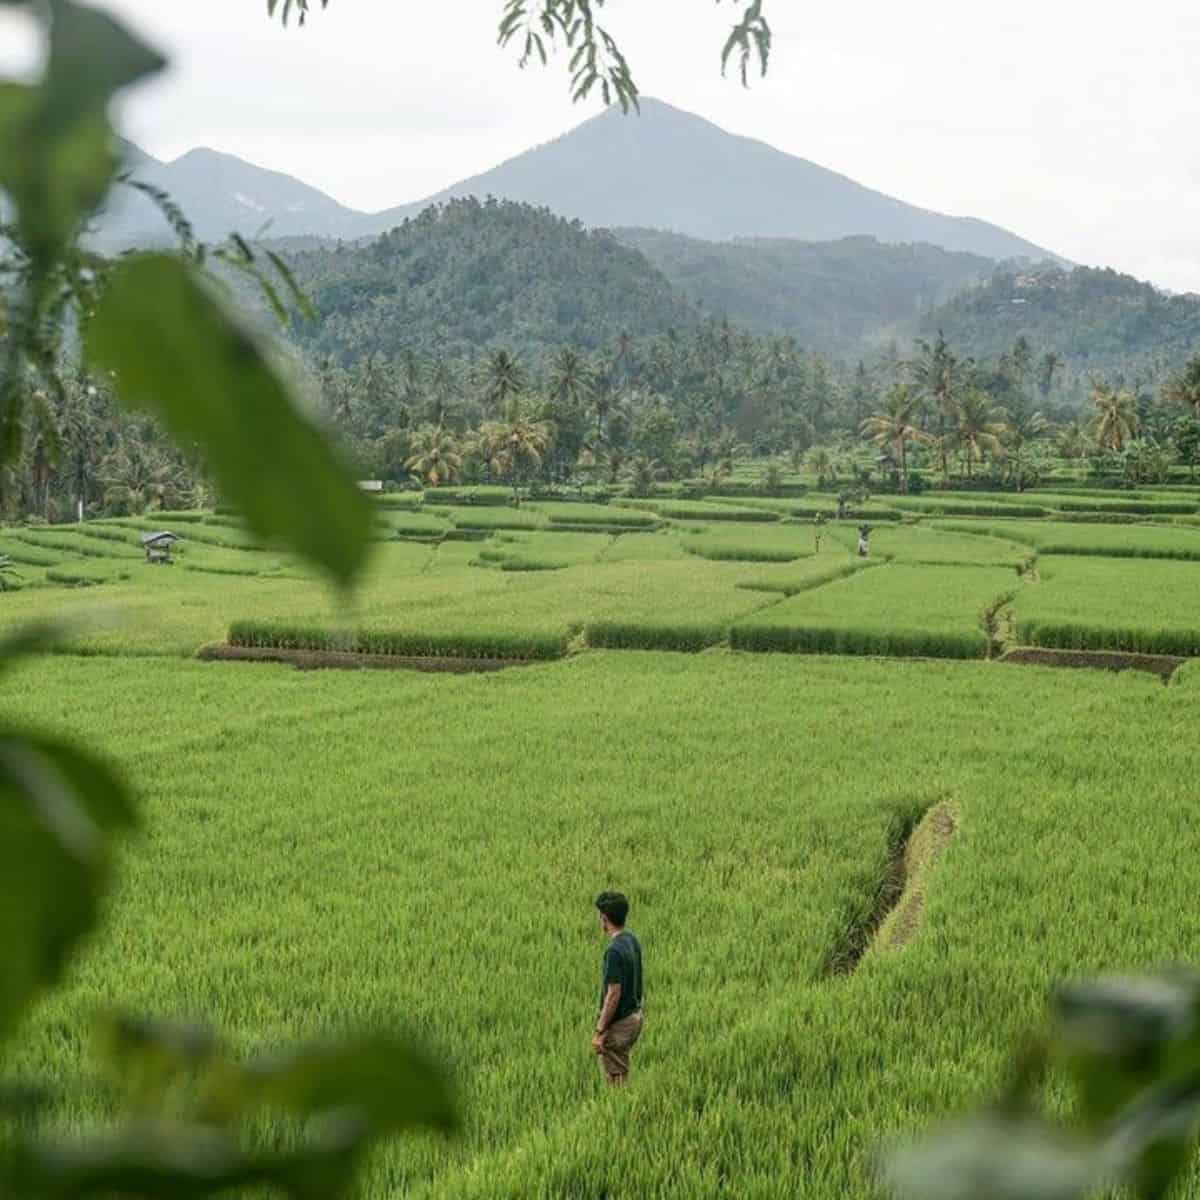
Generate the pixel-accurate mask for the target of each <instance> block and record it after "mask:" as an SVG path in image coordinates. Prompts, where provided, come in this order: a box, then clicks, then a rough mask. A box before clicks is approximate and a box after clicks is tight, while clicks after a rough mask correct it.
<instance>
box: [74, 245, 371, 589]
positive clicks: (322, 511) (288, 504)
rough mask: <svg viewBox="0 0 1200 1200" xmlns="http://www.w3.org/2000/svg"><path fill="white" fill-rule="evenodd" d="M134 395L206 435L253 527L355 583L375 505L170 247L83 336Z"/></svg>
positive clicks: (121, 274) (124, 269) (183, 435)
mask: <svg viewBox="0 0 1200 1200" xmlns="http://www.w3.org/2000/svg"><path fill="white" fill-rule="evenodd" d="M86 346H87V352H88V356H89V357H90V359H91V360H92V362H93V363H94V364H95V365H96V366H97V367H100V368H103V369H105V370H110V371H112V372H114V373H115V375H116V382H117V389H118V392H119V394H120V396H121V397H122V399H123V400H124V402H125V403H126V404H129V405H131V406H133V407H136V408H142V409H145V410H147V411H149V412H152V413H154V414H155V415H157V416H159V417H161V418H162V420H163V421H164V423H165V424H166V425H167V427H168V429H170V431H171V433H172V434H173V435H174V436H175V437H176V438H177V439H178V440H179V441H181V442H183V443H184V444H187V443H189V442H196V443H199V445H200V447H201V449H202V450H203V452H204V455H205V457H206V459H207V462H208V464H209V466H210V468H211V470H212V473H213V475H214V476H215V478H216V482H217V484H218V485H219V487H220V489H221V492H222V494H223V495H224V497H225V499H226V500H227V501H228V502H229V503H231V504H233V505H235V506H236V507H237V508H238V509H239V511H240V512H241V513H242V515H243V517H244V518H245V521H246V524H247V525H248V526H249V527H250V529H251V530H252V531H253V532H254V533H256V534H258V535H259V536H260V537H263V538H275V539H279V540H281V541H283V542H285V543H286V544H287V545H288V546H290V547H291V548H292V549H293V550H295V551H296V552H297V553H298V554H301V555H303V556H304V557H305V558H307V559H309V560H310V561H311V562H313V563H315V564H316V565H317V566H319V567H321V568H323V569H324V570H325V571H327V572H328V573H329V574H330V575H331V576H332V577H333V578H334V579H335V580H337V582H339V583H340V584H343V585H347V584H349V583H350V582H351V581H352V580H353V578H354V576H355V574H356V572H357V571H358V570H359V568H360V567H361V566H362V565H363V562H364V560H365V559H366V556H367V552H368V549H369V543H368V537H369V534H370V532H371V523H372V513H371V507H370V503H369V501H368V499H367V497H366V496H364V495H363V494H362V493H361V492H360V491H359V489H358V488H357V487H355V485H354V483H353V481H352V480H351V479H350V478H349V476H348V475H347V474H346V473H345V472H344V471H343V470H342V468H341V467H340V465H339V464H338V462H337V459H336V458H335V456H334V454H333V451H332V450H331V449H330V448H329V446H328V445H327V443H326V442H325V440H324V439H323V437H322V436H321V434H320V432H319V431H318V430H317V429H316V428H315V427H314V426H313V425H312V424H311V423H310V422H309V421H308V420H307V419H305V418H304V417H303V416H301V414H300V413H299V412H298V411H297V410H296V408H295V407H294V406H293V404H292V402H291V399H290V397H289V396H288V392H287V389H286V388H285V387H284V384H283V383H282V381H281V380H280V379H279V377H278V376H277V375H276V373H275V372H274V371H273V370H272V369H271V367H270V365H269V364H268V363H267V361H266V359H265V358H264V356H263V354H262V352H261V350H260V349H259V347H258V346H257V344H256V343H255V342H254V340H253V339H252V338H251V337H250V335H249V334H248V333H246V332H245V331H244V330H243V329H241V328H240V327H239V326H238V325H237V324H236V323H234V322H233V321H232V320H231V319H230V318H229V316H227V315H226V313H225V311H224V309H223V308H222V307H221V306H220V305H219V304H218V302H217V301H216V300H215V299H214V298H213V297H212V296H211V295H210V294H209V293H208V291H206V290H205V288H204V287H203V286H202V284H201V283H200V282H199V281H198V280H197V279H196V277H195V276H194V275H193V274H192V272H191V271H190V270H189V268H188V267H187V266H186V265H185V264H184V263H182V262H180V261H179V260H177V259H173V258H170V257H168V256H166V255H144V256H139V257H137V258H133V259H130V260H129V261H128V262H126V263H125V264H124V265H122V266H121V267H120V268H119V269H118V270H117V272H116V273H115V275H114V277H113V279H112V281H111V283H110V285H109V287H108V290H107V291H106V292H105V295H104V297H103V299H102V300H101V302H100V304H99V306H98V307H97V311H96V313H95V315H94V317H93V318H92V320H91V322H90V323H89V326H88V329H87V334H86Z"/></svg>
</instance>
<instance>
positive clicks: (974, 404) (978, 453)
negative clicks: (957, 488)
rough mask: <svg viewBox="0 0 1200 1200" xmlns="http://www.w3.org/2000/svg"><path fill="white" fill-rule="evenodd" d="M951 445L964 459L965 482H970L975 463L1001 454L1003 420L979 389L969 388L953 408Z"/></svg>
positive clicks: (1003, 429)
mask: <svg viewBox="0 0 1200 1200" xmlns="http://www.w3.org/2000/svg"><path fill="white" fill-rule="evenodd" d="M954 416H955V428H954V432H953V438H954V444H955V445H956V446H958V447H960V448H961V449H962V450H963V452H964V453H965V455H966V459H967V478H968V479H970V478H971V476H972V474H973V471H972V466H973V464H974V462H975V459H976V458H978V459H979V460H980V461H981V462H982V461H983V457H984V455H985V454H999V453H1000V452H1001V451H1002V450H1003V448H1004V447H1003V445H1002V443H1001V441H1000V437H1001V435H1002V434H1003V433H1004V431H1005V425H1004V422H1003V421H1002V420H998V419H997V418H998V416H999V413H998V410H997V409H996V407H995V406H994V405H993V404H992V398H991V396H989V395H988V394H987V393H986V392H984V391H981V390H980V389H979V388H971V389H970V391H968V392H966V393H964V394H963V396H962V397H960V399H959V400H958V402H957V403H956V404H955V413H954Z"/></svg>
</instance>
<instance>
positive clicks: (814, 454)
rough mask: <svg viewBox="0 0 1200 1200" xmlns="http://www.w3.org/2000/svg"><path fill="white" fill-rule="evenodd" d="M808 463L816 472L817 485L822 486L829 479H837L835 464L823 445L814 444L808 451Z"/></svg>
mask: <svg viewBox="0 0 1200 1200" xmlns="http://www.w3.org/2000/svg"><path fill="white" fill-rule="evenodd" d="M808 465H809V466H810V467H812V469H813V470H814V471H815V472H816V473H817V486H818V487H824V486H825V485H826V483H828V482H829V481H831V480H836V479H837V465H836V464H835V463H834V461H833V456H832V455H831V454H830V453H829V451H828V450H826V449H825V447H824V446H816V447H814V448H813V449H812V450H810V451H809V454H808Z"/></svg>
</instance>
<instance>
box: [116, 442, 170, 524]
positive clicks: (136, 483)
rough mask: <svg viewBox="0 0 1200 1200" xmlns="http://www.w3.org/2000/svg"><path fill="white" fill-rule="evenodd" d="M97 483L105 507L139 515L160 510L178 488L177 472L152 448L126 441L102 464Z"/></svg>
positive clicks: (140, 443)
mask: <svg viewBox="0 0 1200 1200" xmlns="http://www.w3.org/2000/svg"><path fill="white" fill-rule="evenodd" d="M100 480H101V483H102V484H103V486H104V501H105V503H106V504H108V505H111V506H112V507H114V508H117V509H120V510H122V511H124V512H129V513H133V514H140V513H144V512H145V511H146V509H147V508H154V507H161V506H162V502H163V500H164V498H165V497H166V496H167V495H168V494H169V493H170V492H171V491H172V490H174V489H176V488H177V487H178V485H179V471H178V468H177V467H176V466H175V465H174V464H172V463H171V462H170V461H168V460H167V459H166V458H164V457H163V455H162V453H161V452H160V451H159V450H158V449H156V448H155V447H154V446H149V445H145V444H144V443H142V442H139V441H136V440H133V439H129V440H127V441H125V442H122V443H121V445H119V446H118V447H117V448H116V449H115V450H114V451H113V452H112V453H111V454H110V455H108V457H107V458H106V459H105V460H104V462H103V463H102V464H101V467H100Z"/></svg>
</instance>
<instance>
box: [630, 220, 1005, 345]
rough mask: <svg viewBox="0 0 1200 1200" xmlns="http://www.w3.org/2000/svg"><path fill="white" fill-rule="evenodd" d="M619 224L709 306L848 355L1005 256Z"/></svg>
mask: <svg viewBox="0 0 1200 1200" xmlns="http://www.w3.org/2000/svg"><path fill="white" fill-rule="evenodd" d="M614 232H615V233H616V236H617V237H618V238H619V239H620V240H621V241H622V242H623V243H624V244H625V245H627V246H631V247H633V248H634V249H636V250H639V251H641V253H643V254H644V255H645V256H646V257H647V258H648V259H649V260H650V262H651V263H652V264H653V265H654V266H655V267H657V268H658V269H659V270H660V271H661V272H662V273H663V274H664V275H665V276H666V277H667V279H668V280H670V282H671V283H672V284H674V285H675V287H676V288H677V289H678V290H679V291H680V292H681V293H682V294H683V295H684V296H686V297H687V298H688V299H689V300H691V301H693V302H694V303H695V304H697V305H699V306H700V307H701V308H702V309H703V310H704V311H705V312H707V313H711V314H712V315H714V316H718V317H728V318H729V319H730V320H731V321H734V322H736V323H737V324H739V325H743V326H745V327H746V328H749V329H753V330H754V331H755V332H757V333H785V334H789V335H791V336H793V337H795V338H796V339H797V340H798V341H799V342H800V343H801V344H802V345H804V346H808V347H811V348H813V349H816V350H820V351H823V352H825V353H830V354H841V355H859V354H862V353H863V352H864V351H865V350H866V349H867V348H868V347H869V346H870V345H871V343H873V342H876V341H880V340H883V339H885V338H886V337H889V336H898V337H907V336H910V335H911V333H912V331H913V328H914V327H915V324H916V322H917V321H918V320H919V319H920V318H921V316H922V315H923V314H924V313H925V312H926V311H927V310H929V309H931V308H933V307H935V306H936V305H939V304H942V303H944V302H945V301H947V300H949V299H950V298H951V297H952V296H953V295H954V294H955V293H956V292H958V291H959V290H961V289H962V288H964V287H966V286H967V285H968V284H973V283H978V282H980V281H982V280H984V279H987V278H988V277H989V276H990V275H991V273H992V272H993V271H994V270H995V266H996V264H995V263H994V262H993V260H991V259H989V258H983V257H981V256H979V255H976V254H966V253H954V252H951V251H948V250H943V249H941V248H940V247H938V246H931V245H927V244H921V243H917V244H913V245H888V244H884V243H882V242H879V241H877V240H876V239H875V238H873V237H849V238H842V239H840V240H838V241H834V242H799V241H793V240H790V239H784V238H739V239H737V240H736V241H732V242H706V241H702V240H700V239H698V238H689V237H683V236H681V235H680V234H675V233H667V232H664V231H662V230H657V229H618V230H615V231H614Z"/></svg>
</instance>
